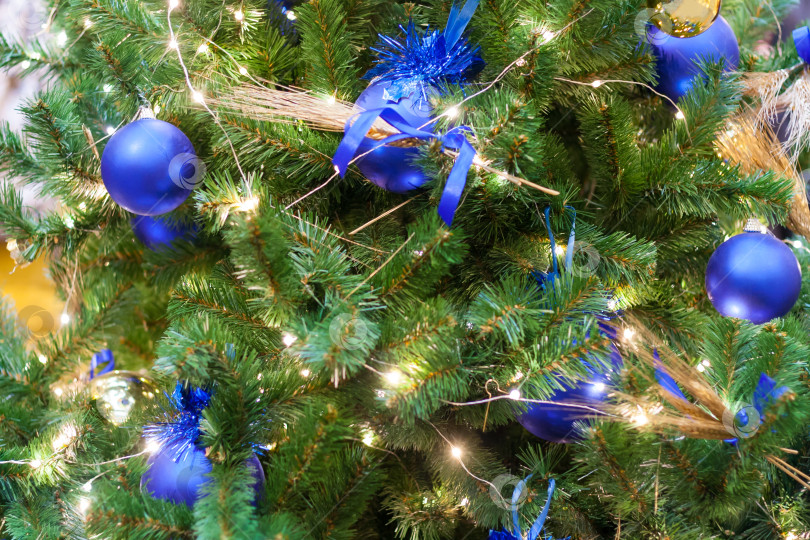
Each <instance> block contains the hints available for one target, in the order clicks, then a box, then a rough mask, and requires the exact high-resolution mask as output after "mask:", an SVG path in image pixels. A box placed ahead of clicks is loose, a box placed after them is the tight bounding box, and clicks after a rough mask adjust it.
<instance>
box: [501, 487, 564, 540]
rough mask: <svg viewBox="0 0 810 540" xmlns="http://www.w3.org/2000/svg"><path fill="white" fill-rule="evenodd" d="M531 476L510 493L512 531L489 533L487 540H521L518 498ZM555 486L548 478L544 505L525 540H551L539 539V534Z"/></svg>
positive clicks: (546, 538)
mask: <svg viewBox="0 0 810 540" xmlns="http://www.w3.org/2000/svg"><path fill="white" fill-rule="evenodd" d="M532 476H534V475H532V474H530V475H529V476H527V477H526V478H525V479H524V480H521V481H520V482H518V484H517V486H515V490H514V491H513V492H512V527H513V528H512V531H489V540H523V533H522V532H521V530H520V516H519V515H518V501H520V496H521V495H522V494H523V491H524V490H525V489H526V482H528V481H529V480H531V478H532ZM556 484H557V482H556V481H555V480H554V479H553V478H549V480H548V492H547V493H548V495H547V497H546V504H545V505H543V510H542V511H541V512H540V515H539V516H537V519H536V520H534V523H532V526H531V528H530V529H529V533H528V536H527V537H526V540H553V539H552V537H551V536H545V535H544V536H543V537H542V539H541V537H540V533H542V532H543V526H544V525H545V523H546V518H547V517H548V511H549V508H551V498H552V496H553V495H554V489H555V488H556ZM568 539H570V537H567V538H566V539H564V540H568Z"/></svg>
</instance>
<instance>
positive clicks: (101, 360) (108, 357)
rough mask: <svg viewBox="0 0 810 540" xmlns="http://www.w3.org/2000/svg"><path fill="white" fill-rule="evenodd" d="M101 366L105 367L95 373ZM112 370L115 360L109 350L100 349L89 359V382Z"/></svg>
mask: <svg viewBox="0 0 810 540" xmlns="http://www.w3.org/2000/svg"><path fill="white" fill-rule="evenodd" d="M102 364H106V365H105V366H104V367H102V368H101V369H100V370H99V371H98V373H96V369H97V368H98V367H99V366H100V365H102ZM113 369H115V358H114V357H113V353H112V351H111V350H110V349H101V350H100V351H99V352H97V353H96V354H94V355H93V357H92V358H91V359H90V380H93V379H94V378H95V377H98V376H99V375H104V374H105V373H109V372H110V371H112V370H113Z"/></svg>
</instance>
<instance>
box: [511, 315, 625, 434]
mask: <svg viewBox="0 0 810 540" xmlns="http://www.w3.org/2000/svg"><path fill="white" fill-rule="evenodd" d="M603 328H606V327H603ZM604 333H605V334H607V335H609V336H611V335H613V333H612V331H611V330H607V329H606V331H604ZM609 361H610V362H609V363H610V365H611V367H609V368H608V369H601V367H600V368H597V367H589V368H588V374H589V377H588V380H587V381H580V382H575V383H570V384H566V383H564V384H563V386H564V389H563V390H558V391H557V392H555V393H554V394H553V395H552V396H551V397H550V398H549V399H548V400H546V401H553V402H555V403H553V404H552V403H532V404H531V405H529V407H528V409H526V412H525V413H523V414H522V415H520V416H519V417H518V422H520V424H521V425H522V426H523V427H524V428H526V430H527V431H528V432H529V433H531V434H532V435H535V436H537V437H540V438H541V439H545V440H547V441H551V442H557V443H569V442H572V441H573V440H575V438H576V430H575V423H576V422H578V421H583V420H587V419H589V418H593V416H594V415H595V414H596V413H595V412H594V411H593V410H588V409H583V408H580V407H572V406H570V405H564V403H568V404H574V405H584V406H587V407H598V406H599V405H600V404H602V403H603V402H604V401H605V398H606V397H607V394H608V393H609V392H610V387H611V384H612V382H613V375H614V373H616V372H618V371H619V370H620V369H621V366H622V356H621V354H620V353H619V349H618V348H617V347H616V345H611V347H610V358H609Z"/></svg>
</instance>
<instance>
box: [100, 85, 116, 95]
mask: <svg viewBox="0 0 810 540" xmlns="http://www.w3.org/2000/svg"><path fill="white" fill-rule="evenodd" d="M101 89H102V90H104V92H106V93H108V94H109V93H110V92H112V90H113V85H111V84H105V85H104V86H102V87H101Z"/></svg>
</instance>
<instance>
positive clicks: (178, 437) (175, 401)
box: [143, 382, 211, 460]
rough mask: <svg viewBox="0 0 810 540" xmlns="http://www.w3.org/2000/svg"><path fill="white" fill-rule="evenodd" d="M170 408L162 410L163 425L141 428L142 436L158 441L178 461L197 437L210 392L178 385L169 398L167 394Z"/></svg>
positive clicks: (180, 383) (179, 383) (192, 446)
mask: <svg viewBox="0 0 810 540" xmlns="http://www.w3.org/2000/svg"><path fill="white" fill-rule="evenodd" d="M166 397H168V398H169V402H170V405H171V407H170V409H169V410H164V412H163V417H164V419H165V421H164V422H158V423H156V424H150V425H148V426H146V427H145V428H144V430H143V431H144V437H147V438H149V439H153V440H156V441H158V442H160V444H161V446H162V447H163V448H166V449H168V450H169V451H170V452H171V455H172V456H173V458H174V459H175V460H179V459H182V458H183V456H184V455H185V453H186V452H188V451H189V450H190V449H192V448H194V446H195V444H196V443H197V439H199V438H200V421H201V420H202V412H203V409H205V408H206V407H207V406H208V405H209V403H211V392H210V391H209V390H207V389H205V388H197V387H190V386H186V385H184V384H183V383H182V382H178V383H177V385H176V386H175V387H174V391H173V392H172V395H171V396H169V395H168V394H167V395H166Z"/></svg>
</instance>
